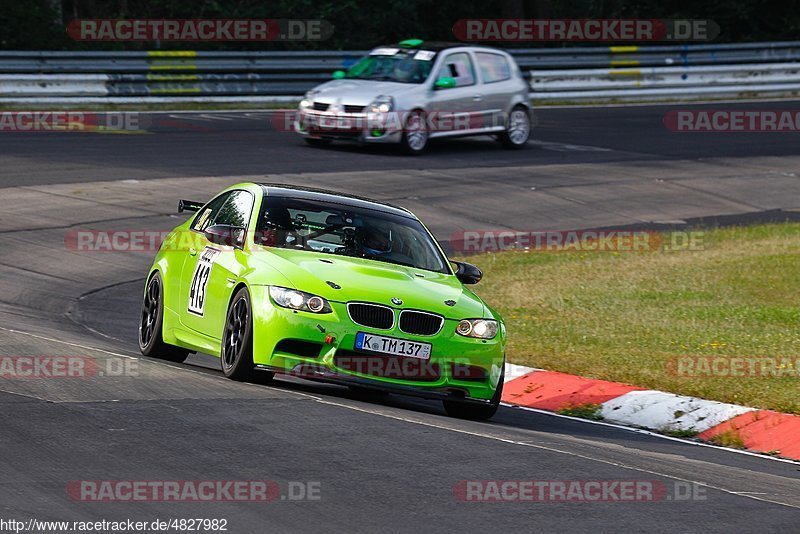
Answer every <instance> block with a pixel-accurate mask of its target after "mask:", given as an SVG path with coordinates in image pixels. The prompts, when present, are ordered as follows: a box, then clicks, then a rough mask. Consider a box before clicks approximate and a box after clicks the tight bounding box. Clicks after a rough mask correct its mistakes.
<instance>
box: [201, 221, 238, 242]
mask: <svg viewBox="0 0 800 534" xmlns="http://www.w3.org/2000/svg"><path fill="white" fill-rule="evenodd" d="M203 234H204V235H205V236H206V239H208V240H209V241H211V242H212V243H214V244H215V245H224V246H226V247H239V248H241V246H242V245H243V244H244V243H243V242H244V228H238V227H236V226H231V225H229V224H215V225H213V226H209V227H208V228H206V229H205V230H204V231H203Z"/></svg>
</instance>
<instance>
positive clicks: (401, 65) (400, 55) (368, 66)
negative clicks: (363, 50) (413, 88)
mask: <svg viewBox="0 0 800 534" xmlns="http://www.w3.org/2000/svg"><path fill="white" fill-rule="evenodd" d="M435 57H436V53H435V52H431V51H429V50H404V49H402V48H376V49H375V50H373V51H372V53H371V54H370V55H368V56H366V57H363V58H361V60H359V61H358V63H356V64H355V65H353V66H352V67H350V70H348V71H347V74H345V78H356V79H359V80H381V81H388V82H399V83H422V82H424V81H425V80H426V79H427V78H428V75H429V74H430V73H431V67H432V66H433V59H434V58H435Z"/></svg>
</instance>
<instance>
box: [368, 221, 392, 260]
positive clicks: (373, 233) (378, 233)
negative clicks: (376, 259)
mask: <svg viewBox="0 0 800 534" xmlns="http://www.w3.org/2000/svg"><path fill="white" fill-rule="evenodd" d="M391 252H392V239H391V235H390V234H389V233H388V232H386V231H384V230H382V229H380V228H376V227H374V226H370V227H367V228H365V229H364V233H363V235H362V236H361V253H362V255H364V256H385V255H387V254H390V253H391Z"/></svg>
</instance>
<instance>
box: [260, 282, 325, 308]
mask: <svg viewBox="0 0 800 534" xmlns="http://www.w3.org/2000/svg"><path fill="white" fill-rule="evenodd" d="M269 296H270V297H272V300H273V301H274V302H275V304H277V305H278V306H280V307H282V308H289V309H290V310H299V311H307V312H312V313H330V312H331V305H330V303H328V301H327V300H325V299H324V298H322V297H318V296H317V295H312V294H310V293H306V292H305V291H298V290H297V289H289V288H287V287H279V286H269Z"/></svg>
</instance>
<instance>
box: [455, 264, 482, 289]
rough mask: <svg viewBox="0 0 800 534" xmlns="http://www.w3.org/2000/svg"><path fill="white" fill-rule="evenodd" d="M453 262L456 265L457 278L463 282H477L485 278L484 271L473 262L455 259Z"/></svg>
mask: <svg viewBox="0 0 800 534" xmlns="http://www.w3.org/2000/svg"><path fill="white" fill-rule="evenodd" d="M453 263H454V264H455V266H456V278H458V279H459V280H460V281H461V283H462V284H477V283H478V282H480V281H481V278H483V271H481V270H480V269H478V268H477V267H476V266H474V265H472V264H471V263H467V262H465V261H454V262H453Z"/></svg>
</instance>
